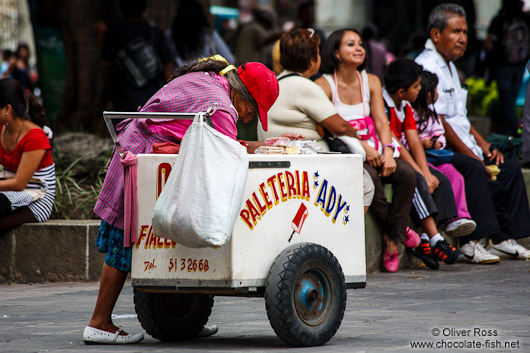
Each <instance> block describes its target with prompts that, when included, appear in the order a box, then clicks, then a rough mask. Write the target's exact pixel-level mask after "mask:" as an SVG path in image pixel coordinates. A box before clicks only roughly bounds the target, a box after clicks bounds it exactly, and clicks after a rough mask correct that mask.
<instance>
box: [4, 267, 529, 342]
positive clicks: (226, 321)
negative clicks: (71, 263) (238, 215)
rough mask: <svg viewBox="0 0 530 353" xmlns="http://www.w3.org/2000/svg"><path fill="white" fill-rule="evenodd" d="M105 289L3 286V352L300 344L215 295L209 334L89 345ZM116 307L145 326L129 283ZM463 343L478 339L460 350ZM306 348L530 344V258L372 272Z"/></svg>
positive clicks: (255, 312) (130, 321)
mask: <svg viewBox="0 0 530 353" xmlns="http://www.w3.org/2000/svg"><path fill="white" fill-rule="evenodd" d="M97 289H98V285H97V283H48V284H34V285H11V286H9V285H2V286H0V352H80V351H87V352H166V351H167V352H208V351H209V352H271V351H274V352H287V351H293V350H292V349H291V348H289V347H288V346H286V345H284V344H283V343H282V342H281V341H280V340H279V339H278V338H277V337H276V336H275V334H274V332H273V331H272V329H271V327H270V325H269V322H268V319H267V315H266V312H265V304H264V300H263V299H262V298H250V299H249V298H237V297H217V298H216V301H215V305H214V308H213V313H212V316H211V319H210V323H214V324H218V325H219V327H220V330H219V333H218V334H217V335H215V336H212V337H210V338H204V339H196V340H193V341H188V342H182V343H161V342H158V341H156V340H154V339H152V338H151V337H148V336H147V337H146V339H145V340H144V341H143V342H142V343H141V344H138V345H132V346H86V345H84V344H83V341H82V339H81V335H82V331H83V328H84V326H85V325H86V323H87V322H88V320H89V318H90V315H91V312H92V308H93V306H94V303H95V300H96V295H97ZM115 316H116V318H115V322H116V323H117V324H119V325H121V326H123V327H124V328H125V329H126V330H128V331H130V332H139V331H140V330H141V327H140V324H139V323H138V321H137V320H136V317H135V313H134V308H133V304H132V288H131V287H130V285H127V286H126V288H125V290H124V291H123V293H122V295H121V296H120V298H119V300H118V304H117V307H116V310H115ZM479 334H480V336H478V335H479ZM483 335H486V336H483ZM421 341H424V342H426V344H433V345H434V347H433V348H432V349H429V348H425V347H424V348H418V349H412V348H411V342H412V343H413V344H416V343H415V342H421ZM418 344H419V343H418ZM455 344H456V345H457V348H458V347H460V346H461V345H464V344H465V345H467V347H475V348H474V349H473V348H463V349H460V348H458V349H454V345H455ZM479 344H481V345H482V347H481V348H477V347H478V345H479ZM506 344H507V345H508V346H505V345H506ZM510 345H512V346H510ZM436 347H438V348H436ZM505 347H508V348H505ZM512 347H513V348H512ZM451 348H453V349H451ZM296 351H297V352H298V351H299V350H296ZM303 351H304V352H306V351H307V352H412V351H417V352H529V351H530V262H524V261H504V262H502V263H500V264H498V265H489V266H487V265H486V266H484V265H470V264H456V265H453V266H446V265H442V266H441V267H440V270H439V271H431V270H428V269H418V270H412V271H411V270H409V271H400V272H398V273H395V274H389V273H377V274H371V275H368V282H367V288H365V289H359V290H349V291H348V303H347V312H346V314H345V317H344V320H343V322H342V326H341V328H340V329H339V331H338V333H337V334H336V335H335V337H334V338H333V339H332V340H331V341H330V342H329V343H328V344H327V345H325V346H323V347H313V348H307V349H303Z"/></svg>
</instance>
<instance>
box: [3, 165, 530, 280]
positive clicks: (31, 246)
mask: <svg viewBox="0 0 530 353" xmlns="http://www.w3.org/2000/svg"><path fill="white" fill-rule="evenodd" d="M522 172H523V176H524V178H525V182H526V185H527V188H526V191H527V195H528V197H529V199H530V169H522ZM385 193H386V194H387V196H388V197H390V195H391V193H392V189H391V187H390V185H388V186H387V187H386V189H385ZM99 223H100V222H99V221H98V220H88V221H82V220H50V221H48V222H46V223H33V224H25V225H23V226H21V227H18V228H16V229H13V230H11V231H9V232H6V234H2V235H0V259H2V260H1V261H0V283H2V282H17V283H35V282H55V281H97V280H99V276H100V273H101V266H102V264H103V259H104V258H105V255H104V254H101V253H99V252H98V251H97V248H96V247H95V246H94V244H95V242H96V238H97V234H98V229H99ZM410 224H412V223H410ZM416 231H419V229H416ZM365 233H366V271H367V273H373V272H379V271H381V270H382V263H381V258H382V247H383V239H382V231H381V228H380V227H379V225H378V224H377V222H376V221H375V220H374V219H373V217H372V216H371V215H370V213H368V215H367V216H366V217H365ZM448 240H449V242H451V243H452V244H454V245H457V239H451V238H448ZM519 242H520V243H521V245H523V246H525V247H526V248H530V237H527V238H524V239H522V240H520V241H519ZM400 254H401V255H400V269H405V268H409V269H410V268H417V267H418V266H419V265H420V261H419V260H418V259H416V258H415V257H414V256H412V255H410V254H409V253H408V252H407V251H406V250H405V249H404V248H403V246H402V245H400Z"/></svg>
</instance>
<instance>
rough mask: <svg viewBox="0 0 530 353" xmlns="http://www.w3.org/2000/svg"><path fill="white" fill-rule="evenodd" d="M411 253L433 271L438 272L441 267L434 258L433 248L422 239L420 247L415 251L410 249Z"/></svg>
mask: <svg viewBox="0 0 530 353" xmlns="http://www.w3.org/2000/svg"><path fill="white" fill-rule="evenodd" d="M409 251H410V252H411V253H412V255H414V256H416V257H417V258H418V259H420V260H422V261H423V263H424V264H425V266H427V267H428V268H430V269H431V270H437V269H438V268H439V267H440V265H438V261H437V260H436V259H435V258H434V257H433V254H432V251H431V246H430V245H429V241H428V240H425V239H421V243H420V246H418V247H416V248H414V249H409Z"/></svg>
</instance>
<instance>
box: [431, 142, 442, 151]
mask: <svg viewBox="0 0 530 353" xmlns="http://www.w3.org/2000/svg"><path fill="white" fill-rule="evenodd" d="M433 148H434V149H435V150H441V149H442V143H441V142H438V141H436V142H435V143H434V146H433Z"/></svg>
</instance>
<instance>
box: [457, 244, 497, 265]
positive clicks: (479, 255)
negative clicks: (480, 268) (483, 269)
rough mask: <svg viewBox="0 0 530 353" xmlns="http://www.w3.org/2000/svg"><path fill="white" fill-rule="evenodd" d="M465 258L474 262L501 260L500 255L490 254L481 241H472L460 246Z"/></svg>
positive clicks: (490, 262)
mask: <svg viewBox="0 0 530 353" xmlns="http://www.w3.org/2000/svg"><path fill="white" fill-rule="evenodd" d="M458 250H460V252H461V253H462V254H464V259H465V260H467V261H468V262H471V263H474V264H495V263H497V262H500V261H501V259H500V257H498V256H496V255H493V254H490V253H489V252H488V251H487V250H486V249H485V248H484V245H483V244H482V242H480V241H470V242H469V243H466V244H464V245H463V246H461V247H460V249H458Z"/></svg>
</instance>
